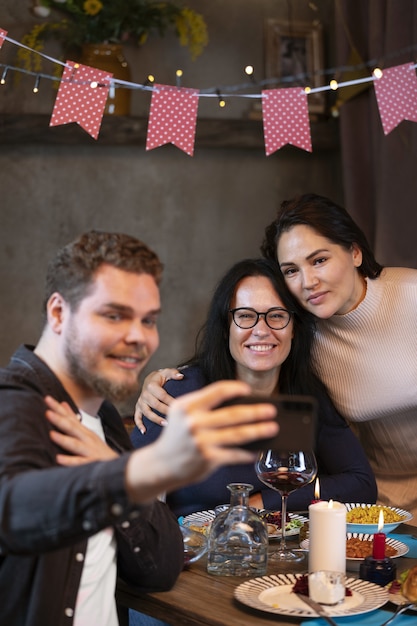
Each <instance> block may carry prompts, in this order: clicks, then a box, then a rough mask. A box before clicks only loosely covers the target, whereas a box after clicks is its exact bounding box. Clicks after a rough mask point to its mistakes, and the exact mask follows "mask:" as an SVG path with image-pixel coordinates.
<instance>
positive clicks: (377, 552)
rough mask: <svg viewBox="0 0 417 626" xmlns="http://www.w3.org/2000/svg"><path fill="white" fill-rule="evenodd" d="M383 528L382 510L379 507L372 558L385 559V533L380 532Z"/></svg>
mask: <svg viewBox="0 0 417 626" xmlns="http://www.w3.org/2000/svg"><path fill="white" fill-rule="evenodd" d="M383 528H384V512H383V510H382V509H381V510H380V512H379V521H378V532H377V533H375V534H374V547H373V550H372V556H373V557H374V559H379V560H381V559H385V533H383V532H382V529H383Z"/></svg>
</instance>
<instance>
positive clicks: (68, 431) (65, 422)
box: [45, 396, 118, 466]
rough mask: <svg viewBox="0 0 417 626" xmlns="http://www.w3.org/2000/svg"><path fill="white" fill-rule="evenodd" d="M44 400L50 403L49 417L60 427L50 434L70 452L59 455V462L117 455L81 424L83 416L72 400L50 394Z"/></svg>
mask: <svg viewBox="0 0 417 626" xmlns="http://www.w3.org/2000/svg"><path fill="white" fill-rule="evenodd" d="M45 402H46V405H47V407H48V409H47V411H46V418H47V420H48V421H49V422H50V423H51V424H52V425H53V426H55V428H57V429H58V431H59V432H58V431H57V430H51V431H50V433H49V435H50V437H51V439H52V441H53V442H54V443H56V444H57V445H58V446H60V447H61V448H63V449H64V450H66V451H67V452H68V454H57V455H56V461H57V463H58V464H59V465H66V466H74V465H83V464H84V463H91V462H93V461H108V460H110V459H115V458H117V456H118V455H117V453H116V452H114V450H112V449H111V448H110V447H109V446H108V445H107V444H106V442H105V441H103V440H102V439H100V437H99V436H98V435H97V434H96V433H93V432H92V431H91V430H90V429H89V428H86V427H85V426H83V425H82V423H81V422H80V416H79V415H78V414H76V413H74V411H73V410H72V409H71V407H70V406H69V404H67V403H66V402H57V401H56V400H55V399H54V398H52V397H51V396H46V398H45Z"/></svg>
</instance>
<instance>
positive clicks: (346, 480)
mask: <svg viewBox="0 0 417 626" xmlns="http://www.w3.org/2000/svg"><path fill="white" fill-rule="evenodd" d="M313 332H314V317H313V316H311V315H310V314H309V313H307V312H306V311H304V309H303V308H302V307H301V306H300V305H299V304H298V303H297V301H296V300H295V299H294V298H293V297H292V296H291V294H290V293H289V291H288V290H287V288H286V286H285V282H284V280H283V278H282V276H281V274H280V272H279V271H277V266H276V263H274V262H272V261H268V260H266V259H248V260H244V261H241V262H239V263H236V264H235V265H234V266H232V267H231V269H230V270H229V271H228V272H227V273H226V274H225V276H224V277H223V278H222V279H221V280H220V282H219V284H218V285H217V288H216V290H215V292H214V295H213V298H212V300H211V304H210V306H209V311H208V315H207V319H206V322H205V324H204V326H203V328H202V329H201V331H200V333H199V334H198V337H197V347H196V352H195V354H194V356H193V357H192V358H191V359H189V360H188V361H187V362H186V363H185V364H183V367H182V368H181V370H180V372H181V375H180V378H179V379H178V378H177V379H175V376H174V378H173V379H171V380H169V381H167V382H166V384H165V387H164V389H163V390H162V389H160V391H158V393H159V396H160V398H161V399H162V402H161V401H160V400H159V401H158V407H157V408H159V409H160V410H161V409H162V412H163V413H165V412H166V408H167V407H166V405H167V404H169V403H170V402H171V401H172V397H177V396H180V395H182V394H185V393H188V392H190V391H194V390H196V389H200V388H201V387H203V386H205V385H207V384H209V383H211V382H214V381H216V380H222V379H235V378H237V379H239V380H243V381H245V382H246V383H248V384H249V385H250V386H251V388H252V389H253V392H254V393H255V394H262V395H270V394H272V393H282V394H306V395H313V396H315V397H316V398H317V400H318V403H319V426H318V433H317V446H316V450H315V452H316V456H317V462H318V468H319V472H318V475H319V479H320V491H321V494H320V495H321V498H322V499H330V498H333V499H336V500H339V501H342V502H350V501H355V502H370V503H373V502H375V499H376V486H375V480H374V477H373V474H372V471H371V469H370V466H369V463H368V461H367V459H366V457H365V454H364V452H363V450H362V448H361V446H360V444H359V442H358V440H357V439H356V437H355V436H354V435H353V433H352V431H351V430H350V429H349V427H348V426H347V424H346V422H345V421H344V420H343V419H342V417H341V416H340V415H339V414H338V413H337V412H336V410H335V408H334V407H333V405H332V403H331V402H330V400H329V398H328V396H327V394H326V391H325V389H324V387H323V385H322V384H321V383H320V382H319V380H318V379H317V378H316V377H315V376H314V374H313V372H312V368H311V365H310V360H311V359H310V350H311V345H312V339H313ZM167 373H170V374H171V375H173V372H172V370H163V371H162V372H156V373H154V374H153V379H154V380H155V379H156V384H155V383H154V386H155V387H156V386H158V382H162V380H161V378H162V377H164V376H165V374H167ZM150 376H151V377H152V375H150ZM148 379H149V377H148ZM148 415H149V416H150V417H151V419H150V420H149V419H146V417H144V418H143V422H142V419H140V420H139V419H137V423H138V424H139V427H140V429H141V430H139V429H138V428H137V427H135V429H134V431H133V433H132V441H133V444H134V445H135V446H136V447H141V446H145V445H148V444H149V443H151V442H152V441H154V440H155V439H156V438H157V437H158V435H159V434H160V432H161V429H162V425H161V417H157V416H156V415H155V413H154V412H153V411H152V410H151V409H150V408H149V407H148ZM278 419H279V418H278ZM155 420H156V422H158V423H155ZM232 482H246V483H251V484H252V485H254V492H253V495H252V497H251V504H252V506H256V507H258V508H263V507H265V508H269V509H277V508H279V507H280V496H279V494H278V493H274V492H273V491H272V490H271V489H269V488H267V487H265V485H263V484H262V483H260V481H258V479H257V477H256V474H255V471H254V467H253V464H250V465H247V466H239V468H236V467H225V468H222V469H220V470H218V471H217V472H216V473H215V474H214V475H213V476H212V477H211V478H209V479H208V480H206V481H204V482H201V483H197V484H195V485H190V486H188V487H185V488H183V489H180V490H177V491H175V492H173V493H169V494H167V503H168V505H169V506H170V507H171V508H172V510H173V511H174V512H175V513H176V514H177V515H186V514H189V513H192V512H195V511H201V510H205V509H210V508H214V507H215V506H216V505H218V504H224V503H225V502H228V501H229V492H228V490H227V485H228V484H229V483H232ZM313 499H314V485H308V486H306V487H304V488H303V489H299V490H297V491H295V492H293V493H292V494H290V496H289V500H288V508H289V510H293V511H294V510H306V509H307V507H308V505H309V504H310V502H311V500H313Z"/></svg>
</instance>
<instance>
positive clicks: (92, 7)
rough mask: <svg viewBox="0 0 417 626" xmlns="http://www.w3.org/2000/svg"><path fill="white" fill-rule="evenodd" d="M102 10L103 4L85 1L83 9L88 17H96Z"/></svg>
mask: <svg viewBox="0 0 417 626" xmlns="http://www.w3.org/2000/svg"><path fill="white" fill-rule="evenodd" d="M102 8H103V4H102V3H101V2H100V0H85V2H84V4H83V9H84V11H85V12H86V13H87V14H88V15H97V13H100V11H101V9H102Z"/></svg>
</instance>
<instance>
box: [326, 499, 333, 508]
mask: <svg viewBox="0 0 417 626" xmlns="http://www.w3.org/2000/svg"><path fill="white" fill-rule="evenodd" d="M327 508H328V509H332V508H333V500H329V504H328V505H327Z"/></svg>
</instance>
